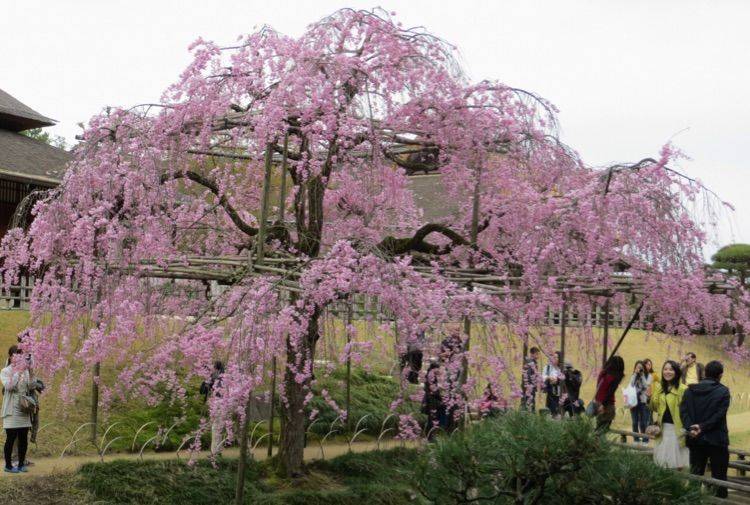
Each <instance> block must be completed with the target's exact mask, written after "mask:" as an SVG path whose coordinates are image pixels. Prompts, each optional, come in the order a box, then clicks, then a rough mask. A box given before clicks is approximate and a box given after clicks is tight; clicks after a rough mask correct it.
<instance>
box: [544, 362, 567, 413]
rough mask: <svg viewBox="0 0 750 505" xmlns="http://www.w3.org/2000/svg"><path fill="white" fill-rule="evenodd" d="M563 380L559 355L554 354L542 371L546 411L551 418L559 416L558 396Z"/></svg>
mask: <svg viewBox="0 0 750 505" xmlns="http://www.w3.org/2000/svg"><path fill="white" fill-rule="evenodd" d="M564 379H565V376H564V375H563V373H562V371H561V370H560V353H559V352H554V353H552V355H551V356H550V358H549V362H548V363H547V364H546V365H545V366H544V370H543V371H542V380H543V381H544V388H545V389H546V391H547V409H548V410H549V413H550V415H551V416H552V417H555V418H556V417H559V416H560V395H561V393H562V382H563V380H564Z"/></svg>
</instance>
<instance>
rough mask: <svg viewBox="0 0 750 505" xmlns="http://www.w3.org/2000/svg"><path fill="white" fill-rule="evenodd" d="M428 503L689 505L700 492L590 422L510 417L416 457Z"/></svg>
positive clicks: (520, 414) (419, 485)
mask: <svg viewBox="0 0 750 505" xmlns="http://www.w3.org/2000/svg"><path fill="white" fill-rule="evenodd" d="M415 481H416V484H415V485H416V487H417V488H418V489H419V491H420V493H421V494H422V495H423V496H424V497H425V498H427V499H428V500H429V501H430V502H431V503H435V504H439V505H442V504H445V505H448V504H451V505H453V504H459V503H488V504H490V503H492V504H521V503H523V504H526V503H539V504H546V503H549V504H553V503H554V504H561V503H563V504H568V503H569V504H576V505H577V504H601V503H611V504H622V505H625V504H641V503H642V504H647V503H648V504H657V503H663V504H667V503H669V504H682V503H684V504H687V503H693V504H694V503H699V502H700V497H701V495H700V491H699V489H698V488H697V487H696V486H695V485H693V484H688V483H687V482H685V481H684V480H683V479H681V478H680V477H679V476H677V475H676V474H675V473H674V472H672V471H669V470H664V469H661V468H659V467H657V466H655V465H654V464H653V463H652V461H651V460H650V459H649V458H647V457H644V456H642V455H639V454H631V453H628V452H625V451H623V450H620V449H618V448H615V447H613V446H612V444H611V443H610V442H608V441H607V440H606V439H605V438H604V437H602V436H600V435H598V434H597V433H596V432H595V431H594V429H593V426H592V425H591V423H590V422H589V420H588V419H576V420H570V421H564V422H560V421H554V420H551V419H548V418H546V417H542V416H536V415H533V414H528V413H524V412H510V413H507V414H505V415H503V416H501V417H499V418H497V419H489V420H486V421H484V422H482V423H480V424H478V425H475V426H473V427H472V428H471V429H469V430H467V431H465V432H463V433H456V434H455V435H453V436H451V437H446V438H440V439H438V441H437V443H436V444H435V445H434V446H432V447H431V448H429V449H428V450H427V451H425V453H424V454H423V455H422V457H421V458H420V459H419V463H418V464H417V468H416V473H415Z"/></svg>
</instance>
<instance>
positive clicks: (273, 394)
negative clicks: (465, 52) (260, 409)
mask: <svg viewBox="0 0 750 505" xmlns="http://www.w3.org/2000/svg"><path fill="white" fill-rule="evenodd" d="M275 406H276V356H274V357H273V359H272V360H271V403H270V405H269V409H268V452H267V453H266V454H267V455H268V457H269V458H270V457H271V456H273V421H274V419H273V417H274V415H273V414H274V410H273V409H274V408H275Z"/></svg>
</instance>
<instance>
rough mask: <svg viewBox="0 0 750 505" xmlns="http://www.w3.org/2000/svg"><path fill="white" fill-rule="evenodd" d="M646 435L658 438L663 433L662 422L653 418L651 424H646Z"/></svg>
mask: <svg viewBox="0 0 750 505" xmlns="http://www.w3.org/2000/svg"><path fill="white" fill-rule="evenodd" d="M646 435H648V436H649V437H651V438H657V437H658V436H659V435H661V423H659V421H658V420H656V419H652V420H651V424H649V425H648V426H646Z"/></svg>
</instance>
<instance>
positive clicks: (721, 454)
mask: <svg viewBox="0 0 750 505" xmlns="http://www.w3.org/2000/svg"><path fill="white" fill-rule="evenodd" d="M709 461H710V462H711V477H713V478H714V479H718V480H727V468H729V448H728V447H723V446H718V445H695V446H691V447H690V473H692V474H694V475H703V474H704V473H705V472H706V463H708V462H709ZM716 496H717V497H719V498H726V497H727V488H725V487H717V488H716Z"/></svg>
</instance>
